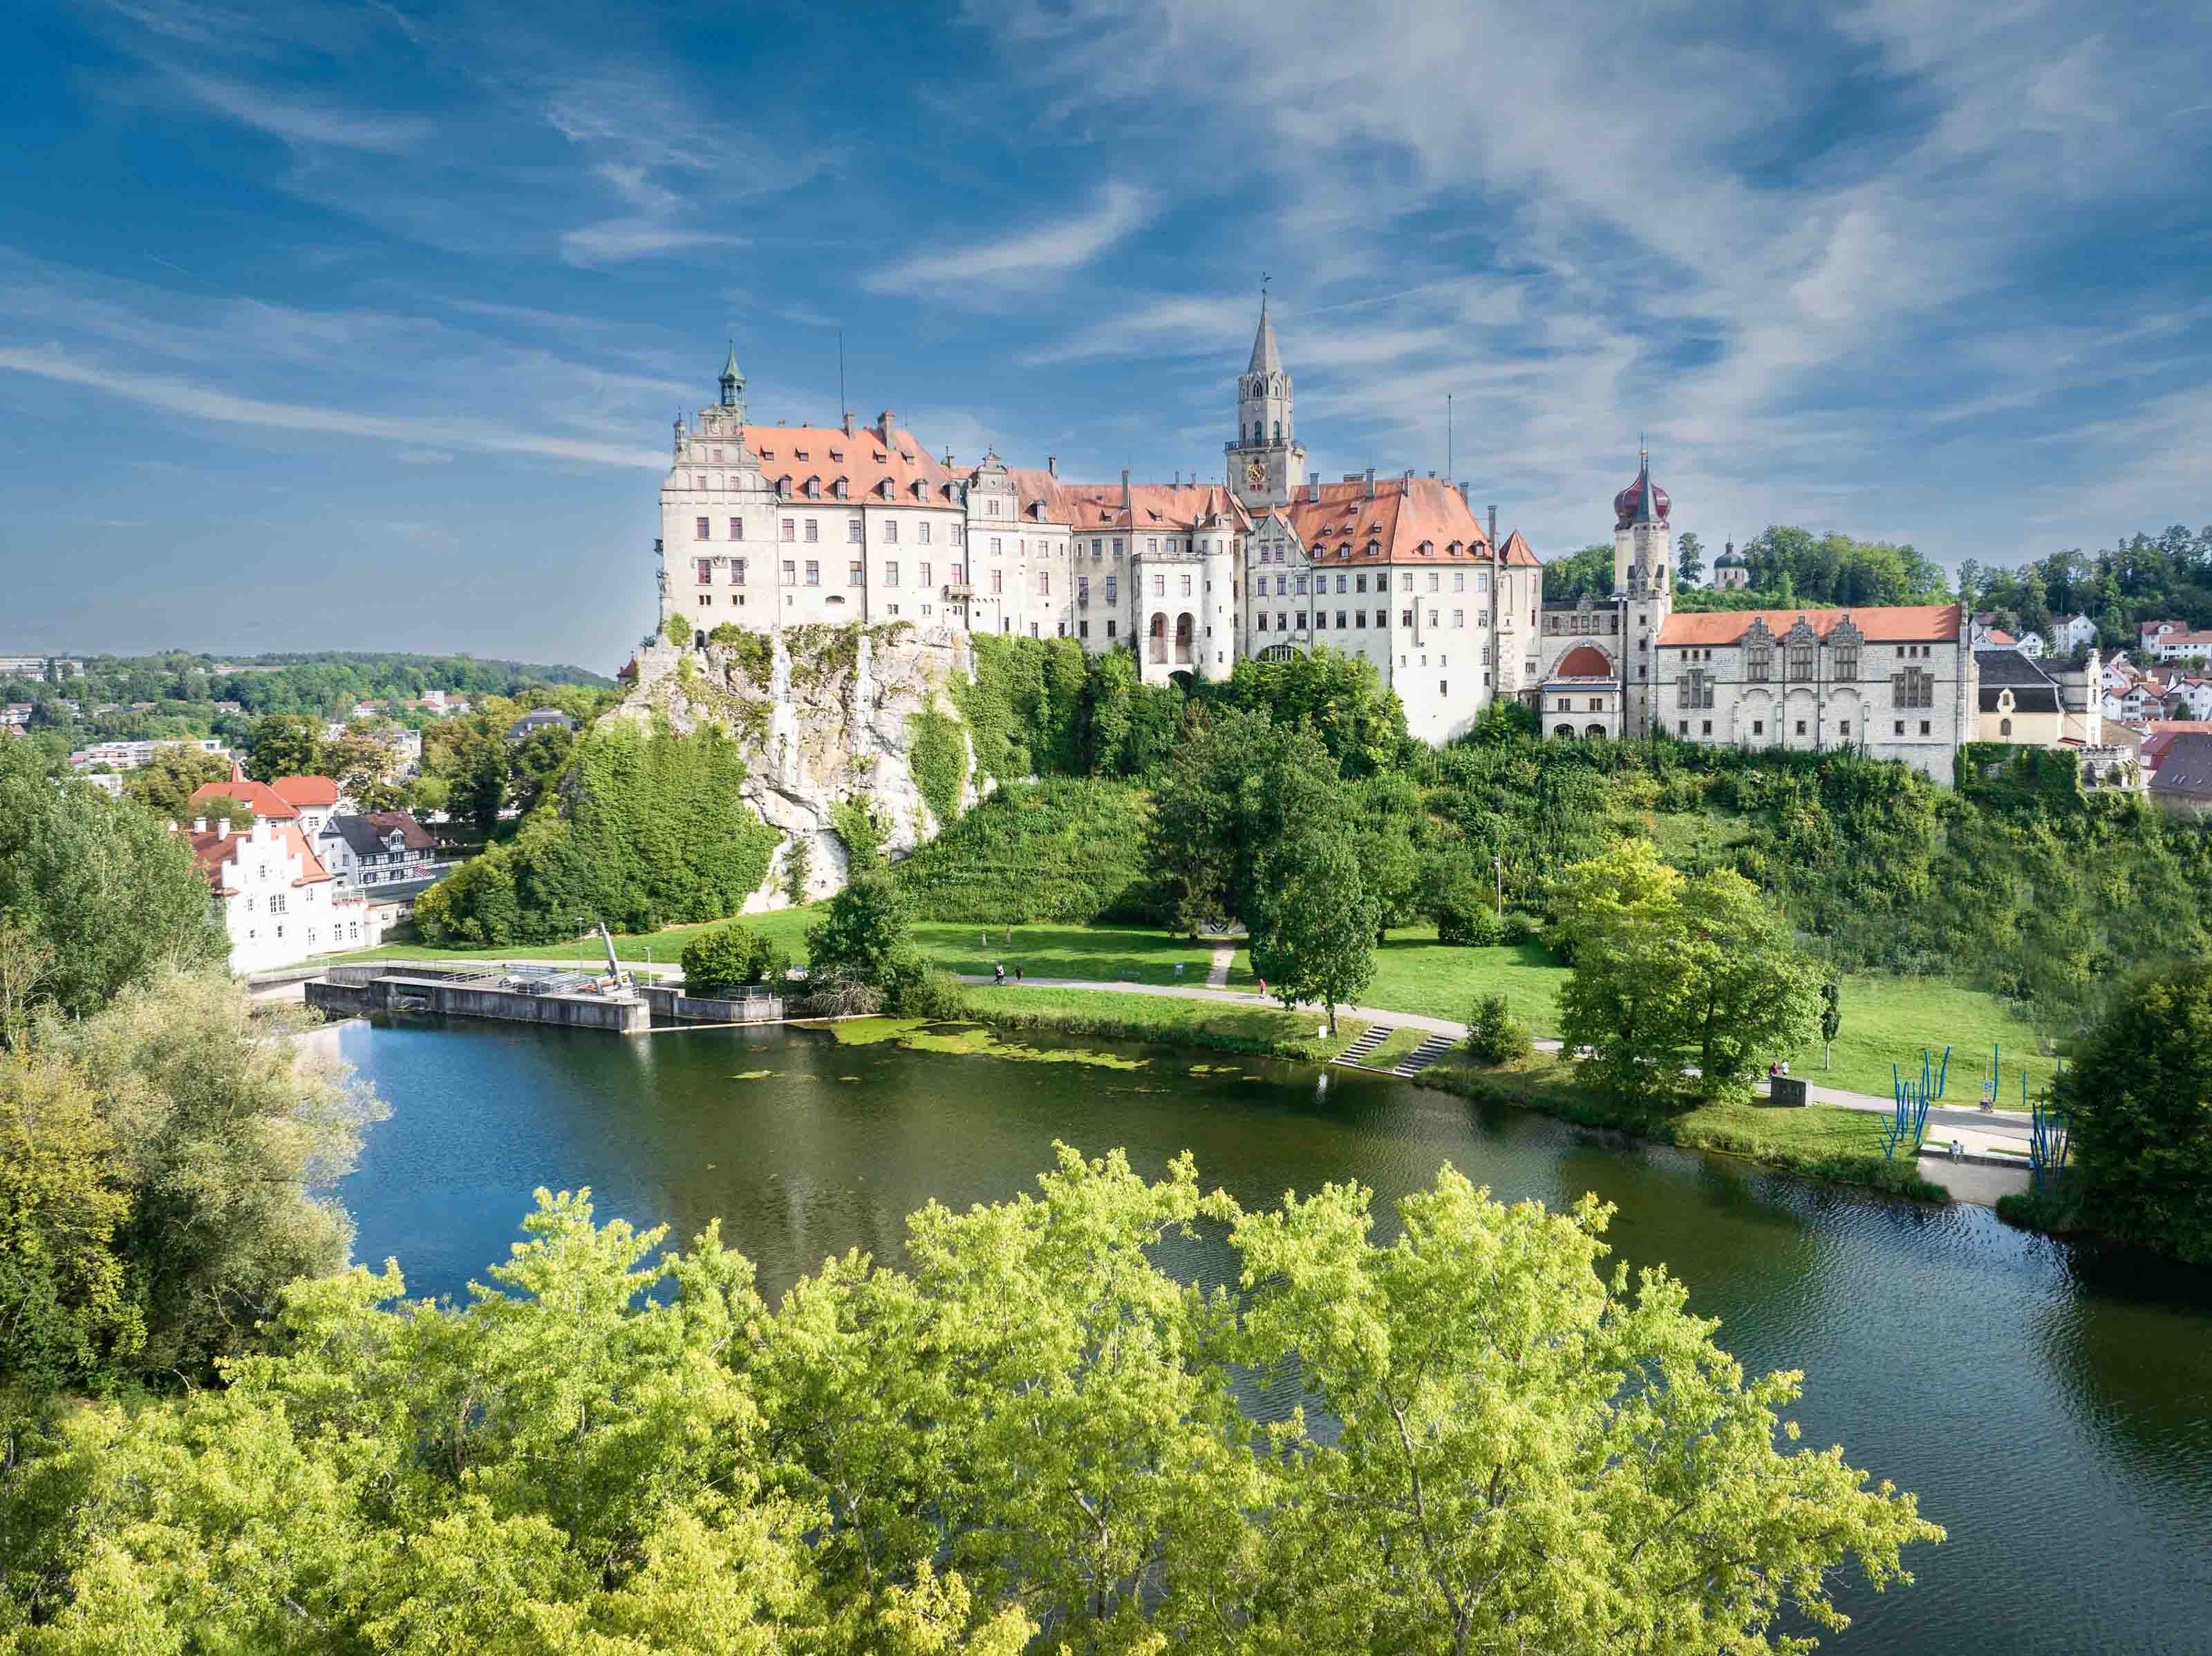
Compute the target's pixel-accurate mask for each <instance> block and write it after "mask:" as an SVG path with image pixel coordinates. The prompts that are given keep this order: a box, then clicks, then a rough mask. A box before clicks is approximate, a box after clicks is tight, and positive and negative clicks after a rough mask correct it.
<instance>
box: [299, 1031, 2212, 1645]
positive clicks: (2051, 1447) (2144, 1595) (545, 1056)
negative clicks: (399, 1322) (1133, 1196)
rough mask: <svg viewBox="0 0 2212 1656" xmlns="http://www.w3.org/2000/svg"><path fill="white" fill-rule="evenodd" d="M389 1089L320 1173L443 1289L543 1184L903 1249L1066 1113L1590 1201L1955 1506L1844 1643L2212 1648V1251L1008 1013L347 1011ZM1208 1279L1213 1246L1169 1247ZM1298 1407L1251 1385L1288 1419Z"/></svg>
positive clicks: (1043, 1161) (1221, 1149) (1030, 1175)
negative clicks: (882, 1022) (794, 1018)
mask: <svg viewBox="0 0 2212 1656" xmlns="http://www.w3.org/2000/svg"><path fill="white" fill-rule="evenodd" d="M335 1040H336V1042H337V1047H338V1051H339V1054H340V1055H341V1056H342V1057H343V1058H344V1059H346V1060H347V1061H348V1062H349V1063H352V1064H353V1065H356V1066H357V1067H358V1068H359V1069H360V1071H362V1075H363V1076H364V1077H366V1078H367V1079H368V1080H370V1081H371V1082H373V1083H374V1084H375V1086H376V1089H377V1090H378V1092H379V1093H380V1094H381V1095H383V1096H384V1097H385V1098H386V1100H387V1101H389V1102H390V1104H391V1105H392V1116H391V1118H390V1119H388V1120H386V1121H383V1122H381V1123H380V1124H378V1125H376V1126H374V1127H373V1128H372V1129H371V1130H370V1131H369V1134H368V1143H367V1146H366V1149H365V1151H364V1154H363V1156H362V1166H361V1168H360V1170H359V1171H358V1172H357V1173H356V1174H353V1175H352V1176H350V1177H349V1178H348V1179H346V1180H343V1182H342V1183H341V1185H340V1186H338V1190H337V1194H338V1195H339V1197H340V1198H342V1199H343V1201H344V1202H345V1204H346V1205H347V1206H348V1207H349V1209H350V1210H352V1211H353V1213H354V1215H355V1216H356V1221H357V1222H358V1225H359V1234H358V1239H357V1241H356V1247H355V1253H356V1257H357V1258H359V1259H362V1260H363V1261H364V1262H366V1263H368V1264H371V1265H380V1264H381V1263H382V1261H383V1260H384V1259H386V1257H387V1256H391V1257H396V1258H397V1259H398V1261H399V1263H400V1265H401V1266H402V1268H403V1269H404V1271H405V1272H406V1275H407V1279H408V1289H409V1292H410V1294H440V1295H456V1296H460V1295H465V1292H466V1284H467V1283H468V1282H469V1280H470V1279H471V1277H475V1278H477V1279H478V1280H482V1279H483V1271H484V1267H485V1266H486V1265H489V1264H491V1263H494V1262H495V1261H497V1260H500V1259H504V1258H506V1257H507V1248H508V1246H509V1244H510V1243H512V1242H513V1241H514V1240H517V1239H518V1237H519V1235H520V1229H519V1225H520V1220H521V1218H522V1216H523V1215H524V1214H525V1213H526V1212H527V1211H528V1210H529V1208H530V1206H531V1200H532V1191H533V1190H534V1189H535V1188H536V1187H538V1186H547V1187H550V1188H552V1189H556V1190H557V1189H574V1188H575V1187H577V1186H584V1185H588V1186H591V1187H592V1200H593V1203H594V1204H595V1206H596V1208H597V1210H598V1213H599V1217H600V1218H601V1219H602V1220H603V1221H604V1220H605V1219H608V1218H613V1217H620V1218H624V1219H628V1220H629V1221H631V1222H634V1223H636V1224H640V1225H650V1224H659V1223H665V1224H667V1225H669V1226H670V1227H671V1233H672V1235H673V1237H674V1238H675V1239H676V1240H678V1241H682V1240H688V1239H689V1238H690V1237H691V1236H692V1235H694V1234H696V1233H697V1232H698V1231H699V1230H700V1229H702V1228H703V1227H704V1226H705V1225H706V1223H707V1222H708V1220H710V1219H714V1218H717V1217H719V1218H720V1220H721V1221H722V1234H723V1237H724V1240H726V1242H727V1243H728V1244H729V1245H730V1246H731V1247H735V1248H737V1249H738V1250H740V1251H741V1252H743V1253H745V1254H746V1255H747V1256H748V1257H750V1259H752V1260H753V1261H754V1262H755V1263H756V1265H757V1266H758V1267H759V1271H760V1281H761V1286H762V1289H763V1292H765V1293H767V1294H769V1295H770V1297H771V1298H773V1297H774V1296H775V1295H779V1294H781V1292H782V1291H783V1290H784V1289H787V1288H788V1287H789V1286H790V1285H791V1283H793V1281H795V1280H796V1279H797V1278H798V1277H799V1276H801V1275H803V1274H805V1273H806V1272H809V1271H813V1270H815V1269H817V1267H818V1266H819V1265H820V1264H821V1262H822V1260H823V1259H824V1258H825V1257H826V1256H829V1255H832V1254H837V1253H843V1252H844V1251H845V1250H846V1249H848V1248H850V1247H860V1248H862V1249H864V1250H866V1251H868V1252H871V1253H874V1254H876V1255H877V1256H878V1257H879V1258H882V1259H886V1260H896V1259H899V1258H900V1256H901V1249H902V1236H903V1228H904V1222H905V1217H906V1215H907V1214H908V1212H910V1211H912V1210H914V1209H915V1208H918V1207H920V1206H921V1205H922V1204H924V1203H925V1202H927V1201H928V1200H930V1199H932V1198H935V1199H937V1200H939V1201H941V1202H943V1203H945V1204H946V1205H948V1206H951V1207H952V1208H954V1209H956V1210H957V1209H962V1208H964V1207H965V1206H967V1205H968V1204H969V1203H971V1202H977V1201H986V1200H998V1199H1003V1198H1007V1197H1010V1196H1012V1195H1014V1194H1016V1193H1017V1192H1023V1191H1031V1190H1034V1189H1035V1181H1036V1174H1038V1173H1039V1172H1040V1171H1041V1170H1042V1169H1043V1168H1046V1167H1047V1166H1048V1165H1049V1163H1050V1161H1051V1154H1052V1149H1051V1147H1052V1144H1053V1143H1054V1140H1056V1139H1057V1140H1063V1141H1065V1142H1066V1143H1071V1144H1074V1145H1076V1146H1078V1147H1079V1148H1081V1149H1084V1150H1085V1151H1086V1152H1089V1153H1092V1154H1098V1153H1103V1151H1105V1150H1108V1149H1113V1148H1115V1147H1117V1146H1119V1147H1125V1148H1126V1149H1127V1150H1128V1152H1129V1155H1130V1157H1131V1160H1132V1162H1133V1164H1134V1165H1135V1167H1136V1168H1138V1170H1139V1171H1140V1172H1142V1173H1145V1174H1148V1175H1152V1176H1158V1174H1160V1173H1162V1172H1163V1171H1164V1168H1166V1166H1167V1163H1168V1162H1169V1161H1170V1158H1172V1157H1173V1156H1176V1155H1177V1154H1179V1153H1180V1152H1182V1151H1183V1150H1185V1149H1188V1150H1190V1151H1191V1152H1193V1153H1194V1155H1195V1156H1196V1158H1197V1162H1198V1167H1199V1172H1200V1177H1201V1179H1202V1180H1204V1181H1205V1182H1206V1184H1207V1185H1209V1186H1212V1185H1217V1184H1218V1185H1219V1186H1223V1187H1224V1188H1225V1189H1226V1190H1228V1192H1230V1193H1231V1195H1232V1196H1234V1197H1236V1198H1237V1200H1238V1201H1240V1202H1242V1203H1244V1204H1247V1205H1248V1206H1266V1205H1270V1204H1273V1203H1275V1202H1276V1201H1278V1200H1279V1198H1281V1197H1282V1195H1283V1192H1285V1191H1286V1190H1296V1191H1297V1192H1301V1193H1302V1194H1303V1193H1309V1192H1312V1191H1314V1190H1316V1189H1317V1188H1318V1187H1319V1186H1321V1185H1322V1184H1323V1183H1326V1182H1328V1181H1331V1180H1337V1181H1343V1180H1358V1182H1360V1183H1362V1184H1364V1185H1366V1186H1369V1187H1370V1188H1371V1189H1373V1190H1374V1191H1375V1192H1376V1220H1377V1229H1378V1234H1379V1236H1380V1237H1382V1238H1383V1239H1384V1240H1387V1238H1388V1236H1389V1234H1390V1233H1391V1231H1392V1230H1393V1228H1395V1219H1394V1217H1393V1216H1392V1214H1391V1211H1390V1204H1392V1203H1393V1202H1394V1201H1395V1199H1396V1198H1398V1197H1400V1196H1401V1195H1403V1194H1405V1193H1406V1192H1409V1191H1413V1190H1416V1189H1420V1188H1424V1187H1425V1186H1428V1185H1429V1184H1430V1183H1431V1182H1432V1181H1433V1180H1434V1179H1435V1176H1436V1172H1437V1168H1438V1167H1439V1166H1440V1165H1441V1164H1443V1163H1444V1162H1449V1163H1451V1164H1452V1165H1453V1166H1454V1167H1455V1168H1458V1169H1459V1170H1460V1171H1461V1172H1462V1173H1464V1174H1468V1176H1469V1177H1470V1178H1472V1179H1474V1180H1475V1181H1476V1182H1478V1183H1480V1184H1485V1185H1487V1186H1490V1187H1491V1190H1492V1193H1493V1194H1494V1195H1496V1196H1498V1197H1500V1198H1509V1199H1517V1198H1523V1197H1534V1198H1539V1199H1541V1200H1543V1201H1545V1202H1547V1203H1550V1204H1554V1205H1559V1204H1566V1203H1569V1202H1571V1201H1573V1200H1574V1199H1575V1198H1577V1197H1579V1196H1580V1195H1581V1194H1582V1193H1583V1192H1585V1191H1594V1192H1596V1193H1597V1194H1598V1195H1599V1196H1600V1197H1601V1198H1603V1199H1604V1200H1606V1201H1607V1202H1610V1203H1613V1204H1615V1206H1616V1208H1617V1213H1616V1216H1615V1218H1614V1220H1613V1226H1612V1229H1611V1232H1610V1240H1611V1241H1612V1243H1613V1247H1614V1248H1615V1250H1616V1253H1617V1254H1618V1256H1619V1257H1620V1258H1621V1259H1625V1260H1626V1261H1627V1262H1628V1263H1629V1264H1631V1265H1638V1266H1640V1265H1656V1264H1664V1265H1666V1266H1667V1267H1668V1269H1669V1270H1670V1271H1673V1272H1674V1274H1675V1275H1676V1276H1678V1277H1681V1278H1682V1279H1683V1280H1684V1281H1685V1282H1686V1283H1688V1284H1689V1287H1690V1289H1691V1305H1692V1308H1693V1309H1694V1310H1696V1311H1698V1312H1699V1313H1701V1314H1703V1315H1706V1316H1711V1317H1717V1318H1718V1319H1720V1321H1721V1327H1720V1331H1719V1334H1718V1337H1717V1338H1719V1340H1720V1342H1721V1344H1723V1346H1725V1347H1726V1348H1727V1349H1728V1350H1730V1351H1731V1352H1733V1353H1734V1354H1735V1356H1737V1357H1738V1358H1739V1359H1740V1360H1741V1362H1743V1363H1744V1364H1745V1366H1746V1368H1747V1369H1750V1370H1753V1371H1764V1370H1766V1369H1771V1368H1801V1369H1802V1370H1803V1371H1804V1373H1805V1396H1804V1398H1803V1400H1802V1403H1801V1404H1798V1405H1797V1406H1796V1407H1795V1408H1793V1409H1791V1410H1788V1411H1786V1412H1787V1413H1788V1414H1789V1415H1790V1416H1791V1417H1792V1418H1794V1419H1795V1420H1796V1421H1797V1422H1799V1423H1800V1424H1801V1425H1802V1428H1803V1431H1804V1441H1806V1442H1807V1443H1808V1444H1811V1445H1814V1446H1815V1447H1825V1446H1826V1445H1827V1444H1829V1443H1840V1444H1842V1445H1843V1446H1844V1449H1845V1452H1846V1453H1847V1454H1848V1456H1849V1458H1850V1459H1851V1461H1852V1462H1853V1463H1854V1464H1855V1465H1861V1466H1864V1467H1866V1468H1868V1469H1869V1471H1871V1472H1872V1474H1873V1475H1874V1476H1875V1477H1880V1478H1888V1479H1890V1480H1892V1481H1893V1482H1894V1483H1897V1484H1898V1485H1899V1486H1900V1487H1902V1488H1905V1489H1912V1490H1914V1491H1916V1492H1917V1494H1918V1495H1919V1496H1920V1499H1921V1507H1922V1510H1923V1512H1924V1513H1926V1514H1927V1515H1928V1516H1929V1517H1930V1518H1932V1519H1934V1520H1936V1521H1937V1522H1938V1523H1941V1524H1942V1525H1944V1526H1946V1527H1947V1528H1948V1530H1949V1532H1950V1535H1951V1539H1950V1540H1949V1541H1948V1543H1947V1544H1944V1545H1942V1546H1940V1547H1935V1548H1930V1549H1926V1550H1921V1551H1919V1552H1918V1553H1917V1555H1916V1556H1915V1557H1914V1558H1913V1559H1912V1561H1911V1562H1912V1568H1913V1569H1914V1571H1915V1572H1916V1574H1917V1576H1918V1578H1919V1584H1918V1585H1917V1586H1914V1587H1912V1588H1910V1589H1906V1590H1901V1591H1893V1592H1889V1593H1887V1594H1882V1595H1875V1594H1871V1593H1868V1592H1864V1591H1863V1589H1859V1588H1856V1587H1852V1588H1847V1589H1846V1591H1845V1592H1844V1594H1843V1597H1842V1598H1841V1600H1840V1602H1841V1603H1842V1604H1843V1607H1844V1609H1845V1610H1846V1611H1848V1612H1849V1613H1850V1615H1851V1616H1852V1617H1853V1618H1854V1625H1853V1626H1852V1627H1851V1628H1850V1629H1849V1630H1848V1631H1847V1632H1845V1633H1844V1634H1841V1635H1825V1636H1823V1638H1822V1641H1821V1648H1822V1649H1823V1650H1826V1651H1833V1652H1881V1653H1913V1656H1936V1653H1943V1656H1949V1653H1954V1652H1957V1651H1960V1650H1963V1649H1969V1648H1984V1649H1988V1650H1990V1651H2002V1652H2005V1653H2008V1656H2011V1653H2025V1656H2046V1653H2047V1656H2081V1653H2090V1652H2101V1651H2111V1652H2123V1651H2124V1652H2130V1653H2133V1652H2182V1651H2201V1650H2203V1649H2205V1648H2207V1645H2206V1642H2205V1635H2204V1632H2203V1629H2205V1628H2207V1627H2208V1626H2212V1291H2208V1289H2207V1288H2206V1285H2205V1281H2204V1278H2203V1277H2202V1276H2201V1275H2199V1274H2194V1273H2189V1272H2185V1271H2180V1270H2178V1269H2175V1270H2167V1269H2164V1268H2160V1267H2158V1266H2155V1265H2147V1264H2146V1263H2145V1262H2143V1261H2142V1260H2140V1259H2116V1258H2111V1257H2108V1256H2106V1255H2102V1254H2100V1253H2096V1252H2093V1251H2089V1250H2083V1249H2077V1248H2074V1247H2069V1246H2068V1245H2066V1244H2063V1243H2059V1242H2055V1241H2052V1240H2049V1239H2047V1238H2044V1237H2039V1236H2035V1235H2032V1234H2027V1233H2023V1232H2021V1231H2016V1230H2014V1229H2012V1228H2008V1227H2007V1226H2005V1225H2004V1224H2002V1222H1999V1221H1998V1220H1997V1219H1996V1217H1995V1216H1994V1215H1992V1214H1990V1212H1989V1211H1988V1210H1985V1209H1981V1208H1977V1207H1974V1206H1972V1205H1969V1204H1964V1203H1956V1204H1950V1205H1948V1206H1933V1205H1929V1204H1919V1203H1913V1202H1906V1201H1901V1200H1895V1199H1892V1198H1883V1197H1880V1196H1875V1195H1873V1194H1871V1193H1869V1192H1863V1191H1857V1190H1850V1189H1844V1188H1841V1187H1838V1186H1828V1185H1822V1184H1819V1183H1816V1182H1813V1181H1810V1180H1803V1179H1800V1178H1797V1177H1795V1176H1793V1175H1790V1174H1784V1173H1779V1172H1775V1171H1771V1170H1768V1169H1765V1168H1758V1167H1754V1166H1752V1165H1749V1164H1747V1163H1743V1162H1735V1161H1732V1160H1729V1159H1726V1158H1722V1157H1717V1156H1699V1155H1696V1154H1693V1153H1689V1152H1685V1151H1680V1150H1677V1149H1671V1148H1668V1147H1665V1146H1661V1145H1656V1144H1651V1143H1644V1142H1641V1141H1638V1140H1634V1139H1630V1138H1627V1137H1623V1136H1621V1135H1618V1134H1610V1133H1606V1134H1601V1133H1595V1132H1590V1131H1584V1130H1582V1129H1578V1128H1576V1127H1573V1126H1571V1125H1566V1124H1564V1123H1561V1122H1558V1121H1555V1120H1553V1119H1548V1118H1546V1117H1541V1116H1537V1115H1534V1114H1531V1113H1526V1112H1522V1111H1516V1110H1511V1109H1504V1108H1489V1107H1478V1106H1474V1105H1471V1104H1469V1103H1468V1101H1464V1100H1462V1099H1459V1098H1456V1097H1454V1096H1451V1095H1447V1094H1444V1093H1442V1092H1438V1091H1436V1090H1433V1089H1427V1088H1424V1087H1421V1086H1420V1085H1419V1084H1418V1083H1407V1082H1404V1081H1400V1080H1395V1079H1392V1078H1389V1077H1381V1076H1370V1075H1367V1074H1364V1073H1362V1072H1359V1071H1348V1070H1344V1069H1337V1070H1333V1071H1323V1070H1321V1069H1317V1068H1315V1067H1313V1066H1309V1065H1292V1064H1285V1063H1278V1062H1273V1061H1270V1060H1263V1059H1240V1058H1236V1057H1232V1056H1228V1055H1225V1054H1222V1053H1218V1052H1207V1051H1203V1050H1199V1049H1194V1048H1177V1047H1165V1046H1138V1045H1132V1044H1123V1043H1105V1042H1097V1041H1084V1042H1075V1041H1068V1040H1057V1039H1054V1038H1053V1037H1049V1036H1030V1035H1024V1036H1023V1037H1021V1038H1020V1042H1019V1047H1020V1056H1018V1057H1016V1058H1013V1059H1007V1058H1003V1057H987V1056H981V1055H975V1054H972V1053H968V1052H963V1051H962V1050H960V1043H959V1042H958V1041H957V1040H952V1039H948V1040H945V1042H943V1043H942V1044H943V1046H944V1047H945V1050H940V1051H908V1050H902V1049H900V1048H898V1047H896V1046H890V1045H888V1044H877V1045H863V1044H855V1043H854V1041H852V1040H840V1039H839V1038H838V1036H837V1034H836V1031H834V1030H825V1029H819V1028H797V1027H793V1026H787V1025H786V1026H765V1027H755V1028H727V1029H709V1028H693V1029H691V1030H690V1031H689V1032H688V1033H686V1034H684V1037H683V1038H682V1039H681V1040H610V1039H608V1038H607V1036H606V1035H605V1034H603V1033H601V1032H599V1031H598V1030H594V1029H576V1028H562V1027H553V1026H544V1025H537V1026H532V1025H524V1024H520V1023H504V1022H475V1021H468V1020H461V1019H454V1020H444V1019H438V1018H426V1019H419V1020H416V1019H410V1020H406V1021H404V1022H399V1023H395V1024H388V1025H376V1026H373V1025H371V1024H369V1023H366V1022H356V1023H352V1024H348V1025H346V1026H344V1027H343V1028H340V1029H338V1030H337V1031H336V1032H335ZM1166 1262H1167V1263H1169V1264H1170V1265H1171V1266H1172V1268H1174V1269H1176V1271H1178V1272H1179V1273H1180V1274H1182V1275H1185V1276H1188V1277H1193V1278H1195V1279H1197V1280H1200V1281H1202V1282H1206V1283H1212V1282H1215V1281H1218V1279H1219V1277H1220V1274H1221V1272H1222V1271H1224V1269H1225V1267H1226V1266H1227V1265H1228V1263H1229V1254H1228V1253H1227V1250H1226V1249H1225V1247H1222V1246H1221V1244H1220V1242H1219V1240H1218V1238H1215V1237H1212V1236H1209V1235H1204V1234H1202V1235H1200V1237H1199V1238H1198V1239H1196V1240H1181V1239H1178V1240H1175V1241H1173V1242H1171V1243H1170V1245H1169V1253H1168V1254H1167V1258H1166ZM1296 1402H1297V1398H1294V1397H1291V1396H1287V1395H1285V1396H1274V1395H1272V1394H1261V1395H1255V1396H1253V1397H1252V1398H1249V1399H1248V1400H1247V1403H1248V1406H1249V1408H1250V1409H1251V1410H1252V1411H1253V1412H1254V1413H1255V1414H1257V1415H1260V1416H1273V1415H1277V1414H1279V1413H1281V1412H1284V1411H1286V1410H1288V1409H1290V1408H1291V1407H1292V1406H1293V1405H1294V1404H1296Z"/></svg>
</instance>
